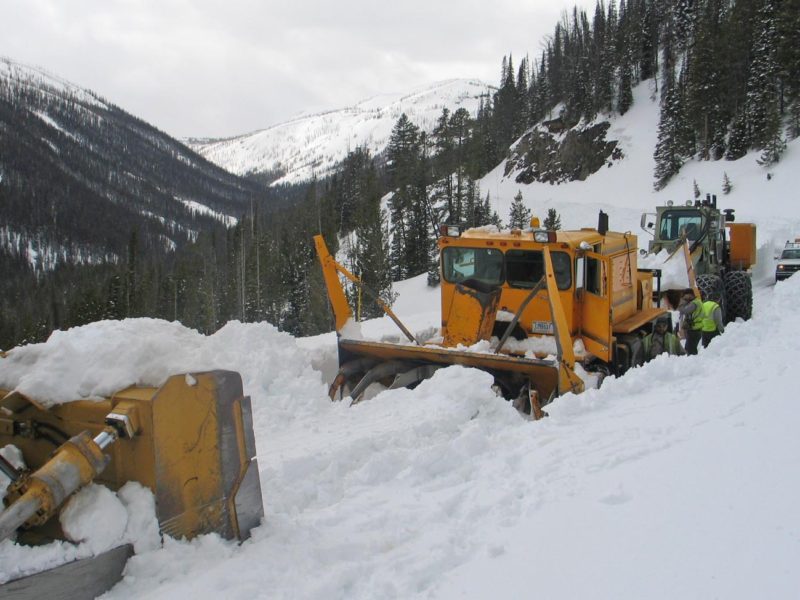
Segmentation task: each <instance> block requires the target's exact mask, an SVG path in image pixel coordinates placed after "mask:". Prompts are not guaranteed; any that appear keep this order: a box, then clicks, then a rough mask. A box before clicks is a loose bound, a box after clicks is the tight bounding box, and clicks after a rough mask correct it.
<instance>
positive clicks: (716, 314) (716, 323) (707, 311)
mask: <svg viewBox="0 0 800 600" xmlns="http://www.w3.org/2000/svg"><path fill="white" fill-rule="evenodd" d="M700 329H701V330H702V339H703V348H705V347H706V346H708V345H709V344H710V343H711V340H712V339H714V338H715V337H717V336H718V335H719V334H720V333H725V326H724V325H723V324H722V308H720V305H719V304H717V303H716V302H714V301H713V300H708V299H704V300H703V317H702V319H701V325H700Z"/></svg>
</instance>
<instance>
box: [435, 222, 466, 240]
mask: <svg viewBox="0 0 800 600" xmlns="http://www.w3.org/2000/svg"><path fill="white" fill-rule="evenodd" d="M439 234H440V235H444V236H447V237H458V236H459V235H460V234H461V228H460V227H459V226H458V225H444V224H442V225H439Z"/></svg>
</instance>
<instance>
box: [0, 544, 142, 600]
mask: <svg viewBox="0 0 800 600" xmlns="http://www.w3.org/2000/svg"><path fill="white" fill-rule="evenodd" d="M131 556H133V546H131V545H130V544H125V545H123V546H117V547H116V548H112V549H111V550H108V551H106V552H103V553H102V554H98V555H97V556H92V557H91V558H84V559H82V560H76V561H74V562H71V563H67V564H65V565H61V566H60V567H55V568H53V569H49V570H47V571H42V572H41V573H36V574H35V575H28V576H27V577H20V578H19V579H12V580H11V581H8V582H6V583H5V584H3V585H0V600H41V599H42V598H48V599H49V600H91V599H92V598H96V597H97V596H100V595H101V594H103V593H104V592H106V591H107V590H109V589H111V588H112V587H114V585H115V584H116V583H117V582H118V581H119V580H120V579H122V571H123V569H124V568H125V563H126V562H128V559H129V558H130V557H131Z"/></svg>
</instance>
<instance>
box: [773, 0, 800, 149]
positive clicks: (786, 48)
mask: <svg viewBox="0 0 800 600" xmlns="http://www.w3.org/2000/svg"><path fill="white" fill-rule="evenodd" d="M776 28H777V34H778V49H777V63H778V69H779V71H778V72H779V75H780V79H781V82H782V84H783V88H784V94H785V104H786V105H787V106H788V111H787V112H788V113H789V123H788V127H787V131H786V134H787V136H788V137H789V139H795V138H797V137H800V0H782V2H781V3H780V9H779V11H778V15H777V25H776Z"/></svg>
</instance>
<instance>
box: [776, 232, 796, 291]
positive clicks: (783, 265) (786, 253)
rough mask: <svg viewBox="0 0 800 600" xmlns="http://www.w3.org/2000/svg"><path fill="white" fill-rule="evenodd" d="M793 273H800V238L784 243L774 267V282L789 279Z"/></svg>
mask: <svg viewBox="0 0 800 600" xmlns="http://www.w3.org/2000/svg"><path fill="white" fill-rule="evenodd" d="M795 271H800V238H799V239H796V240H795V241H794V242H786V246H785V247H784V248H783V252H781V255H780V257H778V264H777V266H776V267H775V281H776V282H778V281H781V280H782V279H786V278H787V277H791V275H792V273H794V272H795Z"/></svg>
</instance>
